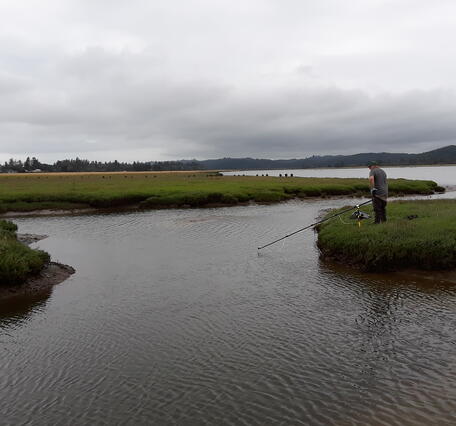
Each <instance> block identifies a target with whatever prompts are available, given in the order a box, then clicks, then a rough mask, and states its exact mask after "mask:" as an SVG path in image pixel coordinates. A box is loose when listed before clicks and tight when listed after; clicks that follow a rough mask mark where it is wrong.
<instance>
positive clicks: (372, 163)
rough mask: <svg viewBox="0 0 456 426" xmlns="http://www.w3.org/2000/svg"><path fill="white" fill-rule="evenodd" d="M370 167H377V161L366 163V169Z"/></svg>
mask: <svg viewBox="0 0 456 426" xmlns="http://www.w3.org/2000/svg"><path fill="white" fill-rule="evenodd" d="M372 166H378V162H377V161H368V162H367V167H372Z"/></svg>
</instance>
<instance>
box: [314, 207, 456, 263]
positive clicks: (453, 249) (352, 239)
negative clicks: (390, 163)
mask: <svg viewBox="0 0 456 426" xmlns="http://www.w3.org/2000/svg"><path fill="white" fill-rule="evenodd" d="M363 211H365V212H367V213H369V214H371V215H372V216H373V212H372V206H364V208H363ZM335 212H337V211H332V212H331V213H330V214H334V213H335ZM387 215H388V222H386V223H384V224H380V225H374V224H373V219H369V220H365V221H363V222H362V225H361V226H360V227H358V225H357V222H356V221H355V220H351V219H349V216H350V213H347V214H344V215H343V216H342V218H341V219H342V220H339V219H338V218H335V219H332V220H330V221H328V222H325V223H323V224H322V225H320V226H319V227H318V230H319V233H318V247H319V248H320V250H321V251H322V257H323V258H325V257H326V258H333V259H335V260H337V261H341V262H343V263H345V264H353V265H357V266H360V267H361V268H362V269H365V270H369V271H379V272H382V271H388V270H398V269H404V268H417V269H427V270H445V269H453V268H456V200H420V201H394V202H391V203H389V204H388V206H387ZM414 215H416V216H417V217H415V218H413V216H414ZM408 216H411V218H410V219H409V218H408Z"/></svg>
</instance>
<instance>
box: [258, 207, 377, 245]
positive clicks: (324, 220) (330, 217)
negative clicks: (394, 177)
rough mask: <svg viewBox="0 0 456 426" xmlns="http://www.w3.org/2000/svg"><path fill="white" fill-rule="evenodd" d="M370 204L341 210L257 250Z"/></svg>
mask: <svg viewBox="0 0 456 426" xmlns="http://www.w3.org/2000/svg"><path fill="white" fill-rule="evenodd" d="M371 202H372V200H369V201H366V202H365V203H361V204H357V205H356V206H355V207H350V208H349V209H346V210H343V211H341V212H339V213H336V214H333V215H331V216H329V217H327V218H325V219H322V220H319V221H318V222H315V223H312V224H310V225H307V226H305V227H304V228H301V229H298V230H297V231H294V232H292V233H291V234H288V235H285V236H284V237H282V238H279V239H277V240H275V241H272V242H271V243H268V244H265V245H264V246H261V247H258V250H262V249H264V248H265V247H269V246H271V245H272V244H275V243H278V242H279V241H282V240H284V239H285V238H288V237H291V236H292V235H294V234H297V233H298V232H301V231H305V230H306V229H309V228H312V227H313V226H316V225H319V224H320V223H323V222H326V221H327V220H329V219H332V218H334V217H337V216H340V215H341V214H344V213H347V212H350V211H352V210H355V209H359V208H360V207H361V206H364V205H365V204H369V203H371Z"/></svg>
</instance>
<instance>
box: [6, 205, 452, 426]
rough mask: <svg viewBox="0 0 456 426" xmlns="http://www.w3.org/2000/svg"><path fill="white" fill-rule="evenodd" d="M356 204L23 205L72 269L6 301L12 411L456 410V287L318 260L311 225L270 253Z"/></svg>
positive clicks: (173, 414)
mask: <svg viewBox="0 0 456 426" xmlns="http://www.w3.org/2000/svg"><path fill="white" fill-rule="evenodd" d="M346 203H347V202H346V200H329V201H321V200H320V201H318V200H314V201H307V202H303V201H293V202H289V203H284V204H280V205H272V206H248V207H233V208H223V209H200V210H198V209H196V210H172V211H164V210H161V211H152V212H141V213H129V214H112V215H105V216H81V217H68V218H56V217H54V218H28V219H20V220H18V223H19V225H20V230H21V232H36V233H43V234H48V235H50V238H48V239H47V240H44V241H42V242H40V243H38V246H40V247H41V248H43V249H45V250H48V251H50V252H51V253H52V255H53V257H55V258H56V260H58V261H61V262H63V263H68V264H71V265H72V266H74V267H75V268H76V271H77V272H76V274H75V275H73V276H72V277H71V278H70V279H69V280H68V281H67V282H65V283H63V284H61V285H59V286H57V287H55V288H54V290H53V293H52V296H51V297H50V298H48V299H47V300H43V301H42V302H39V301H38V300H37V301H35V302H33V303H31V304H30V305H29V308H26V305H23V306H22V307H20V308H19V310H15V308H14V307H11V308H8V309H9V311H5V310H4V309H5V308H4V307H0V309H3V315H2V317H1V320H0V321H1V328H0V332H1V333H2V336H1V340H0V341H1V342H2V348H3V349H4V350H5V352H4V353H5V354H7V356H6V357H4V358H2V361H1V362H0V397H1V399H0V400H1V401H2V402H1V403H0V404H1V407H2V414H3V418H4V420H5V423H11V424H17V423H27V422H30V423H33V424H55V423H59V422H61V423H76V424H90V423H96V424H160V425H168V424H169V425H172V424H179V425H183V424H198V425H202V424H208V425H209V424H210V425H212V424H226V425H230V424H236V425H238V424H259V425H260V424H261V425H264V424H287V425H288V424H290V425H296V424H303V425H309V424H311V425H314V424H315V425H328V424H329V425H331V424H334V425H344V424H347V425H348V424H355V425H358V424H359V425H366V424H373V425H382V424H383V425H428V424H444V425H445V424H447V425H450V424H454V423H455V421H456V415H455V413H456V390H455V389H456V368H455V367H456V366H455V361H454V360H456V357H455V355H456V347H455V343H456V339H455V333H454V330H455V326H456V303H455V302H456V290H455V289H456V287H454V286H453V285H452V284H449V283H445V282H443V281H442V280H441V279H438V280H432V279H423V280H422V279H420V277H419V276H416V275H415V276H404V275H400V274H399V275H395V274H389V275H387V276H381V275H366V274H362V273H359V272H356V271H354V270H347V269H344V268H341V267H340V266H335V265H331V264H326V263H322V262H320V261H319V259H318V251H317V249H316V247H315V238H316V237H315V235H314V234H313V233H312V232H311V231H309V232H304V233H302V234H298V235H297V236H295V237H294V238H289V239H287V240H285V241H284V242H282V243H280V244H277V245H275V246H272V247H270V248H268V249H265V250H264V251H262V253H261V256H258V255H257V250H256V247H257V246H259V245H261V243H264V242H268V241H271V240H273V239H275V238H277V237H280V236H281V235H285V234H287V233H289V232H290V231H294V230H296V229H298V228H300V227H302V226H303V225H306V224H308V223H311V222H312V221H313V220H314V218H315V217H316V216H317V215H318V212H319V211H320V210H321V209H323V208H328V207H332V206H334V207H337V206H338V205H340V206H342V205H345V204H346ZM20 310H22V313H21V311H20ZM14 318H16V321H15V320H14ZM20 318H22V320H18V319H20Z"/></svg>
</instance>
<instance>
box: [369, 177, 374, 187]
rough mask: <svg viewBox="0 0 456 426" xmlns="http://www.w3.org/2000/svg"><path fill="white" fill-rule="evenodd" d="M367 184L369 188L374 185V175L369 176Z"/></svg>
mask: <svg viewBox="0 0 456 426" xmlns="http://www.w3.org/2000/svg"><path fill="white" fill-rule="evenodd" d="M369 186H370V188H371V189H372V188H373V187H374V186H375V179H374V176H369Z"/></svg>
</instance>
